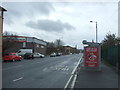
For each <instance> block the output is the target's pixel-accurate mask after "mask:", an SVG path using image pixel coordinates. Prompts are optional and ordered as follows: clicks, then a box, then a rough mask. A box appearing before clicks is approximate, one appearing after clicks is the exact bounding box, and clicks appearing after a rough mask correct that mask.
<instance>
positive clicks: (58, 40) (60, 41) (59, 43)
mask: <svg viewBox="0 0 120 90" xmlns="http://www.w3.org/2000/svg"><path fill="white" fill-rule="evenodd" d="M54 44H55V46H56V47H60V46H63V45H64V42H63V41H62V40H60V39H56V40H55V42H54Z"/></svg>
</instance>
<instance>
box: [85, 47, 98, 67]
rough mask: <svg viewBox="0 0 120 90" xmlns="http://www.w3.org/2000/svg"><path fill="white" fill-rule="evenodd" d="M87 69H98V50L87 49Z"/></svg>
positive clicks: (94, 48)
mask: <svg viewBox="0 0 120 90" xmlns="http://www.w3.org/2000/svg"><path fill="white" fill-rule="evenodd" d="M84 50H85V67H98V48H96V47H85V49H84Z"/></svg>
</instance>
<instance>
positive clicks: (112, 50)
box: [101, 45, 120, 68]
mask: <svg viewBox="0 0 120 90" xmlns="http://www.w3.org/2000/svg"><path fill="white" fill-rule="evenodd" d="M101 54H102V58H103V59H104V60H105V61H107V62H108V63H110V64H111V65H114V66H116V64H117V63H118V65H119V68H120V45H119V46H110V47H108V48H107V49H104V50H102V52H101Z"/></svg>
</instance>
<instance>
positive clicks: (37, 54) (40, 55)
mask: <svg viewBox="0 0 120 90" xmlns="http://www.w3.org/2000/svg"><path fill="white" fill-rule="evenodd" d="M34 57H40V58H44V57H45V55H43V54H41V53H34Z"/></svg>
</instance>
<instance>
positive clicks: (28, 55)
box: [24, 53, 34, 59]
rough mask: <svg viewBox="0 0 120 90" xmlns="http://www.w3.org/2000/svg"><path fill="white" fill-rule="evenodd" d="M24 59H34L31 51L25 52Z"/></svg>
mask: <svg viewBox="0 0 120 90" xmlns="http://www.w3.org/2000/svg"><path fill="white" fill-rule="evenodd" d="M24 59H34V55H33V53H25V55H24Z"/></svg>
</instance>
